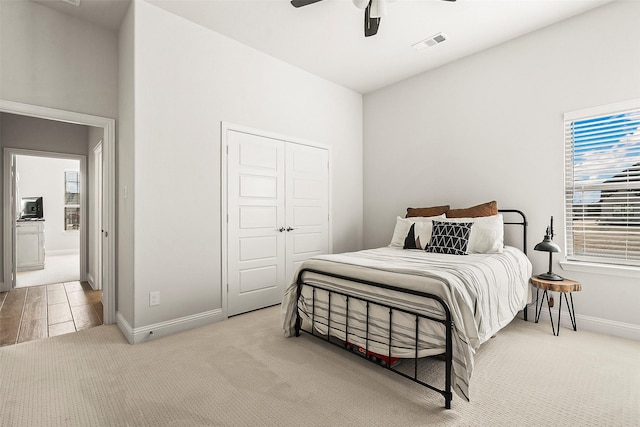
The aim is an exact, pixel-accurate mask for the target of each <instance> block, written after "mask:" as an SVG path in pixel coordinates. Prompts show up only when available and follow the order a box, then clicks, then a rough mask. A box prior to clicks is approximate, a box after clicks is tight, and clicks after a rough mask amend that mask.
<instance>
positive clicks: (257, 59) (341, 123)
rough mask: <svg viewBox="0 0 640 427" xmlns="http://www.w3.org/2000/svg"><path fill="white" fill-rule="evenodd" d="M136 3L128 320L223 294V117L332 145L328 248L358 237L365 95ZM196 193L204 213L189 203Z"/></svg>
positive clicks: (166, 316)
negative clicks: (154, 295) (156, 299)
mask: <svg viewBox="0 0 640 427" xmlns="http://www.w3.org/2000/svg"><path fill="white" fill-rule="evenodd" d="M134 7H135V65H134V69H135V138H134V139H135V153H134V156H133V158H134V162H135V179H134V182H135V201H134V206H135V230H134V239H135V273H134V276H135V291H134V294H135V295H134V297H135V308H134V311H135V319H134V320H135V325H134V326H135V327H136V328H140V327H143V326H145V325H150V324H157V323H159V322H163V321H168V320H170V319H176V318H180V317H184V316H193V315H197V314H198V313H204V312H207V311H209V310H214V309H217V308H220V307H221V306H222V299H221V298H222V286H221V283H220V281H221V241H220V239H221V214H220V197H221V189H220V164H221V163H220V162H221V159H220V123H221V121H227V122H231V123H235V124H240V125H244V126H248V127H252V128H257V129H263V130H265V131H269V132H275V133H279V134H282V135H288V136H292V137H294V138H301V139H305V140H310V141H315V142H317V143H320V144H325V145H327V146H330V147H331V149H332V159H331V161H332V173H333V176H332V180H333V186H332V189H331V190H332V195H333V197H332V221H333V236H334V250H335V251H345V250H355V249H359V248H360V247H361V243H362V223H361V219H362V97H361V96H360V95H359V94H357V93H355V92H352V91H350V90H346V89H344V88H342V87H340V86H337V85H335V84H332V83H329V82H327V81H325V80H322V79H320V78H318V77H315V76H313V75H311V74H308V73H306V72H303V71H301V70H299V69H297V68H295V67H293V66H290V65H288V64H285V63H283V62H281V61H279V60H276V59H274V58H272V57H270V56H267V55H265V54H263V53H260V52H258V51H256V50H253V49H251V48H249V47H247V46H245V45H242V44H240V43H238V42H235V41H232V40H230V39H228V38H226V37H224V36H222V35H220V34H217V33H215V32H212V31H210V30H207V29H205V28H203V27H201V26H199V25H196V24H194V23H192V22H189V21H187V20H184V19H183V18H180V17H177V16H175V15H173V14H171V13H169V12H166V11H164V10H163V9H160V8H158V7H156V6H153V5H151V4H149V3H146V2H135V3H134ZM130 184H132V183H131V182H121V186H122V185H130ZM193 199H197V200H199V201H200V203H201V211H204V212H207V214H206V215H204V216H201V217H198V218H193V217H191V216H190V215H188V212H185V209H184V205H183V204H182V203H181V202H182V201H183V200H193ZM150 291H160V293H161V297H160V300H161V304H160V305H159V306H155V307H149V304H148V301H149V298H148V295H149V292H150Z"/></svg>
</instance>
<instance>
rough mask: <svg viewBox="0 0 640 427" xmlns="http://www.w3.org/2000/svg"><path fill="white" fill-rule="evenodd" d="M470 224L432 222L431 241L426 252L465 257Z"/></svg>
mask: <svg viewBox="0 0 640 427" xmlns="http://www.w3.org/2000/svg"><path fill="white" fill-rule="evenodd" d="M472 225H473V223H472V222H442V221H433V231H432V233H431V240H430V241H429V246H427V249H426V251H427V252H434V253H438V254H449V255H466V254H467V245H468V244H469V235H470V234H471V226H472Z"/></svg>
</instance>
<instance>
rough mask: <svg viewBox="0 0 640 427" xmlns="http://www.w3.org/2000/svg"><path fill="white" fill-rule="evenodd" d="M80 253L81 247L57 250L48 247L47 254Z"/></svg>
mask: <svg viewBox="0 0 640 427" xmlns="http://www.w3.org/2000/svg"><path fill="white" fill-rule="evenodd" d="M79 253H80V249H58V250H55V251H52V250H49V249H47V253H46V256H59V255H77V254H79Z"/></svg>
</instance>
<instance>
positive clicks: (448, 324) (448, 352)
mask: <svg viewBox="0 0 640 427" xmlns="http://www.w3.org/2000/svg"><path fill="white" fill-rule="evenodd" d="M499 212H500V213H514V214H518V215H520V216H521V218H522V220H521V221H516V222H507V221H505V222H504V224H505V225H519V226H522V247H523V252H524V254H525V255H526V253H527V219H526V217H525V215H524V213H522V212H521V211H519V210H515V209H501V210H499ZM305 273H315V274H320V275H324V276H327V277H332V278H335V279H342V280H348V281H351V282H356V283H360V284H364V285H369V286H374V287H377V288H383V289H388V290H392V291H397V292H401V293H406V294H411V295H416V296H419V297H424V298H428V299H432V300H434V301H436V302H437V303H438V304H440V306H442V310H443V312H444V319H438V318H435V317H432V316H428V315H425V314H420V313H416V312H412V311H409V310H405V309H401V308H398V307H393V306H391V305H387V304H384V303H380V302H377V301H375V302H374V301H370V300H367V299H365V298H362V297H356V296H354V295H350V294H348V293H345V292H339V291H335V290H332V289H328V288H326V287H323V286H321V285H315V284H310V283H305V282H304V279H303V275H304V274H305ZM296 285H297V294H296V301H299V300H300V296H301V294H302V287H303V286H308V287H310V288H311V289H312V292H313V298H312V307H311V331H307V330H305V329H302V318H301V317H300V308H299V305H298V304H297V307H296V308H297V312H296V324H295V335H296V336H300V331H303V332H306V333H308V334H310V335H312V336H315V337H317V338H321V339H324V340H325V341H327V342H329V343H331V344H334V345H336V346H339V347H343V348H345V349H347V350H351V349H352V346H351V345H350V344H349V343H348V338H349V301H350V300H351V299H355V300H358V301H362V302H363V303H365V306H366V318H365V327H366V330H365V336H364V340H365V352H364V353H362V352H353V353H355V354H357V355H359V356H361V357H363V358H365V359H367V360H369V361H371V362H374V363H376V364H378V365H380V364H382V366H384V367H385V368H386V369H388V370H390V371H392V372H394V373H396V374H398V375H400V376H402V377H404V378H407V379H409V380H411V381H413V382H415V383H418V384H420V385H422V386H424V387H427V388H429V389H431V390H433V391H435V392H438V393H440V394H441V395H442V396H443V397H444V400H445V408H446V409H451V400H452V399H453V394H452V392H451V370H452V364H453V349H452V348H453V341H452V340H453V339H452V334H453V327H454V324H453V321H452V320H451V311H450V309H449V307H448V306H447V304H446V303H445V301H444V300H442V298H440V297H439V296H437V295H433V294H430V293H428V292H420V291H415V290H411V289H405V288H399V287H396V286H392V285H387V284H384V283H377V282H371V281H369V280H363V279H359V278H356V277H347V276H343V275H339V274H333V273H328V272H324V271H320V270H315V269H311V268H303V269H301V270H300V271H299V272H298V276H297V278H296ZM317 289H320V290H322V291H325V292H327V298H328V308H327V318H326V323H324V322H323V321H317V320H316V316H315V303H316V290H317ZM332 295H340V296H342V297H345V299H346V309H345V313H344V316H345V324H344V332H345V342H341V341H339V340H337V339H334V340H332V339H331V338H332V337H331V329H334V330H335V329H337V328H336V327H335V326H336V325H335V324H333V325H332V324H331V296H332ZM372 304H373V305H376V306H379V307H384V308H386V309H388V310H389V334H388V355H387V356H388V359H387V361H386V363H385V362H383V363H380V362H379V359H378V358H376V357H373V358H372V357H371V355H370V352H369V341H370V339H369V308H370V305H372ZM394 312H402V313H406V314H409V315H411V316H415V324H416V326H415V344H414V347H415V354H414V357H413V359H408V360H413V375H409V374H407V373H406V372H402V371H400V370H398V369H396V368H395V367H394V366H393V365H392V363H390V361H391V335H392V331H393V323H392V319H393V313H394ZM420 319H426V320H429V321H433V322H438V323H441V324H442V325H444V327H445V331H446V343H445V352H444V362H445V381H444V389H440V388H438V387H436V386H433V385H431V384H427V383H426V382H424V381H422V380H420V379H419V378H418V341H419V339H418V337H419V321H420ZM524 320H525V321H526V320H527V308H526V307H525V309H524ZM316 323H320V324H322V325H324V326H326V327H327V334H326V335H320V334H318V333H316V332H315V330H316V329H315V325H316ZM403 360H407V358H404V359H403Z"/></svg>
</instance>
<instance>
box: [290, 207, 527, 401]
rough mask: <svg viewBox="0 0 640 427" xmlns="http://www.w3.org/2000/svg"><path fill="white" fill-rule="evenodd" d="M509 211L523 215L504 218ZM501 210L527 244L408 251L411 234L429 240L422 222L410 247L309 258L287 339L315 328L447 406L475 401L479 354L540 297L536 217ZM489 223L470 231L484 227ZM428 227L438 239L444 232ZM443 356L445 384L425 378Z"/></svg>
mask: <svg viewBox="0 0 640 427" xmlns="http://www.w3.org/2000/svg"><path fill="white" fill-rule="evenodd" d="M504 214H508V215H511V214H516V215H518V216H519V220H518V221H516V222H511V221H503V215H504ZM498 216H499V217H500V225H501V229H502V227H503V224H504V225H517V226H520V227H522V238H521V242H520V244H521V247H522V248H523V250H520V249H517V248H516V247H513V246H508V245H504V244H503V243H502V240H501V239H502V234H500V239H498V240H499V243H500V244H499V247H497V246H496V249H495V250H492V251H490V252H491V253H477V251H474V252H475V253H468V251H467V254H465V256H457V255H450V254H447V253H432V252H427V251H426V250H424V249H423V248H422V247H420V248H415V249H405V248H406V247H407V245H406V241H407V240H408V239H409V236H411V239H415V241H419V239H418V238H417V237H416V236H418V234H420V233H424V230H423V231H422V232H420V231H418V229H419V228H420V227H418V226H416V227H415V230H414V226H415V225H416V224H418V222H420V221H417V222H414V223H413V225H412V226H411V231H410V232H409V235H407V237H406V239H405V244H404V245H403V247H399V246H398V245H397V244H396V245H394V244H393V242H394V240H392V244H391V245H390V246H388V247H383V248H377V249H370V250H364V251H358V252H351V253H345V254H331V255H322V256H315V257H313V258H310V259H308V260H306V261H304V263H303V264H302V265H301V267H300V268H299V270H298V273H297V274H296V278H295V281H294V282H293V283H292V284H291V285H290V286H289V287H288V288H287V290H286V292H285V296H284V299H283V304H282V310H283V327H284V331H285V335H287V336H299V334H300V332H307V333H309V334H311V335H313V336H317V337H320V338H323V339H325V340H326V341H328V342H331V343H333V344H337V345H340V346H343V347H344V348H346V349H347V350H350V351H353V352H355V353H356V354H359V355H361V356H363V357H365V358H367V359H369V360H371V361H374V362H376V363H378V364H381V365H382V366H384V367H385V368H386V369H389V370H391V371H393V372H395V373H397V374H399V375H401V376H403V377H405V378H408V379H410V380H412V381H414V382H417V383H419V384H421V385H423V386H425V387H427V388H430V389H432V390H434V391H436V392H438V393H440V394H441V395H442V396H443V397H444V399H445V407H446V408H450V407H451V401H452V398H453V393H452V390H453V391H454V392H455V393H456V394H458V395H459V396H460V397H461V398H463V399H465V400H469V399H470V394H469V383H470V380H471V375H472V373H473V356H474V353H475V351H476V350H477V349H478V348H479V347H480V345H481V344H482V343H484V342H486V341H487V340H489V339H490V338H491V337H492V336H494V335H495V334H496V333H497V332H498V331H499V330H500V329H502V328H503V327H504V326H506V325H507V324H509V323H510V322H511V321H512V320H513V318H514V317H515V316H516V315H517V313H518V312H519V311H520V310H523V309H525V308H526V306H527V304H529V303H530V302H531V288H530V286H529V284H528V283H529V278H530V277H531V263H530V262H529V260H528V258H527V256H526V253H525V250H526V225H527V223H526V218H525V216H524V214H523V213H522V212H520V211H517V210H501V211H500V214H499V215H498ZM421 218H422V217H421ZM430 218H437V220H424V222H426V223H428V224H429V225H430V226H432V227H435V226H436V225H437V226H440V225H441V222H447V223H448V224H449V225H450V222H453V220H451V221H444V220H443V221H440V218H441V217H440V216H438V217H430ZM520 218H521V219H520ZM465 221H468V220H467V219H461V220H460V221H458V222H460V223H465V224H466V222H465ZM483 221H485V220H483ZM480 222H481V221H480V220H477V221H475V224H474V225H473V226H470V230H475V229H473V227H474V226H475V227H476V228H477V229H478V230H480V229H481V226H478V225H477V224H478V223H480ZM399 223H400V218H398V224H399ZM438 230H440V229H438ZM427 231H428V232H429V234H431V241H430V243H431V244H433V242H434V240H433V237H434V236H435V235H436V234H437V233H436V229H435V228H432V229H430V230H427ZM397 232H398V225H396V230H395V231H394V233H396V234H398V233H397ZM403 232H404V230H401V232H400V233H399V234H400V237H401V234H402V233H403ZM412 233H413V234H412ZM398 237H399V236H395V235H394V239H395V240H397V238H398ZM494 237H495V236H494ZM422 239H423V242H424V241H425V237H424V235H423V236H422ZM476 243H477V239H476ZM493 243H494V244H495V242H493ZM476 246H477V245H476ZM425 247H426V246H425ZM524 313H525V320H526V310H525V311H524ZM433 356H435V358H434V357H433ZM438 359H440V360H442V359H443V360H444V363H445V374H444V379H443V381H441V382H440V383H439V384H437V385H434V384H430V383H427V382H425V381H424V380H423V379H422V378H420V376H419V372H418V371H419V366H420V365H421V363H422V361H424V360H428V361H430V362H433V363H442V362H438V361H437V360H438ZM434 360H436V361H434Z"/></svg>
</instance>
